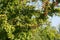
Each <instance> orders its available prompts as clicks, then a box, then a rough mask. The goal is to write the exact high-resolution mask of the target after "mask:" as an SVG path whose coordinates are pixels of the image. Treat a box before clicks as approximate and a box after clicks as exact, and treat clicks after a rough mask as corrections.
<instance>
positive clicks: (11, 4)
mask: <svg viewBox="0 0 60 40" xmlns="http://www.w3.org/2000/svg"><path fill="white" fill-rule="evenodd" d="M34 1H35V2H36V1H37V0H32V2H34ZM41 1H42V3H43V5H42V10H34V8H35V6H30V5H26V4H27V2H30V1H29V0H0V40H60V34H58V32H57V31H56V30H55V29H52V28H51V27H50V23H49V21H48V15H49V16H53V14H55V13H56V12H57V13H58V14H59V10H60V9H58V8H54V7H55V6H57V5H56V2H57V1H56V2H53V3H50V2H49V0H41ZM59 2H60V1H59V0H58V3H59ZM44 24H48V25H47V27H43V25H44Z"/></svg>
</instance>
